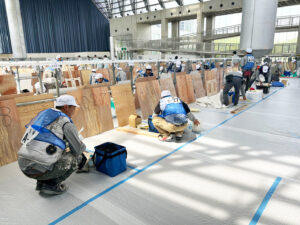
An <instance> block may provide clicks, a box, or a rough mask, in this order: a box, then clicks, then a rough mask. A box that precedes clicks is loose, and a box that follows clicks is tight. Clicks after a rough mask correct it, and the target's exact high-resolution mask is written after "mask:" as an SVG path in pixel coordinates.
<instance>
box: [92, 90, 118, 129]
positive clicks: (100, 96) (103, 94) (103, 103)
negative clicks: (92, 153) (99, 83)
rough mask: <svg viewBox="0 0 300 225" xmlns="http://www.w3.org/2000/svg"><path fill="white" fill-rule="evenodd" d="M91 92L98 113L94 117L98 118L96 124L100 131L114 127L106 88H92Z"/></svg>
mask: <svg viewBox="0 0 300 225" xmlns="http://www.w3.org/2000/svg"><path fill="white" fill-rule="evenodd" d="M92 93H93V98H94V102H95V107H96V110H97V114H98V115H97V117H96V119H97V120H98V124H99V126H100V130H99V131H100V133H102V132H105V131H108V130H112V129H114V124H113V119H112V114H111V108H110V94H109V92H108V88H107V87H97V88H92Z"/></svg>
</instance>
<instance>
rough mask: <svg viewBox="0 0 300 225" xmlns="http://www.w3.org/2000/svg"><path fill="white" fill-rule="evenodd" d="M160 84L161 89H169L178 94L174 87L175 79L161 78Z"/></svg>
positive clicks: (175, 94)
mask: <svg viewBox="0 0 300 225" xmlns="http://www.w3.org/2000/svg"><path fill="white" fill-rule="evenodd" d="M159 84H160V90H161V91H164V90H169V91H170V92H171V94H172V96H177V93H176V90H175V87H174V83H173V80H172V78H171V77H169V78H164V79H160V80H159Z"/></svg>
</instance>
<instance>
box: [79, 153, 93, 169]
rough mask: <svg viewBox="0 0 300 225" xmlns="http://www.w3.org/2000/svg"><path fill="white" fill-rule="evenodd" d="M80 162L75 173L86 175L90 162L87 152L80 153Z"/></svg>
mask: <svg viewBox="0 0 300 225" xmlns="http://www.w3.org/2000/svg"><path fill="white" fill-rule="evenodd" d="M82 157H83V158H82V161H81V163H80V165H79V166H78V167H79V168H78V170H77V171H76V173H88V172H89V171H90V168H89V160H90V154H89V153H88V152H83V153H82Z"/></svg>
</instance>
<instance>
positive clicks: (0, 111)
mask: <svg viewBox="0 0 300 225" xmlns="http://www.w3.org/2000/svg"><path fill="white" fill-rule="evenodd" d="M0 115H1V116H0V166H3V165H6V164H8V163H11V162H14V161H16V160H17V152H18V151H19V148H20V146H21V138H22V135H23V133H22V131H21V127H20V119H19V115H18V111H17V107H16V102H15V100H14V99H9V100H3V101H0Z"/></svg>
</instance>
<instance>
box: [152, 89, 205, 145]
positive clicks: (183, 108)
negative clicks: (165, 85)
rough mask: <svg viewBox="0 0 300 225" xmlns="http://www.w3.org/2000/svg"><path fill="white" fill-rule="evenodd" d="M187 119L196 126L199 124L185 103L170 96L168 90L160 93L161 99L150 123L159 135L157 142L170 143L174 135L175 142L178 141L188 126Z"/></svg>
mask: <svg viewBox="0 0 300 225" xmlns="http://www.w3.org/2000/svg"><path fill="white" fill-rule="evenodd" d="M188 119H190V120H191V121H193V122H194V125H196V126H198V125H199V124H200V122H199V121H198V120H197V119H196V118H195V116H194V115H193V114H192V113H191V110H190V108H189V107H188V105H187V104H186V103H185V102H183V101H181V99H180V98H178V97H176V96H172V95H171V92H170V91H169V90H164V91H162V92H161V99H160V101H159V103H158V104H157V106H156V107H155V109H154V113H153V115H152V123H153V125H154V126H155V128H156V129H157V130H158V132H159V133H160V134H159V137H158V138H159V140H160V141H171V140H172V139H173V137H174V135H175V138H176V140H177V141H180V140H181V139H182V134H183V132H184V130H185V129H186V127H187V125H188Z"/></svg>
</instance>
